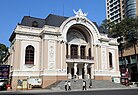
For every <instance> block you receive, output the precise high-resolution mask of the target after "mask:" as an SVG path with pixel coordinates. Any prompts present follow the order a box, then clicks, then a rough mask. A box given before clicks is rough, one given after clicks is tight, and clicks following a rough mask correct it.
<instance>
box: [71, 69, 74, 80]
mask: <svg viewBox="0 0 138 95" xmlns="http://www.w3.org/2000/svg"><path fill="white" fill-rule="evenodd" d="M71 77H72V78H73V77H74V68H71Z"/></svg>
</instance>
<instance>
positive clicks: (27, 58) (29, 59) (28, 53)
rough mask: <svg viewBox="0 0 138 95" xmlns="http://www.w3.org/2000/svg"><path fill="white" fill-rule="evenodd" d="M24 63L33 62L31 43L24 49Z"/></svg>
mask: <svg viewBox="0 0 138 95" xmlns="http://www.w3.org/2000/svg"><path fill="white" fill-rule="evenodd" d="M25 64H34V47H33V46H31V45H29V46H27V47H26V50H25Z"/></svg>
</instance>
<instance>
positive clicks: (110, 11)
mask: <svg viewBox="0 0 138 95" xmlns="http://www.w3.org/2000/svg"><path fill="white" fill-rule="evenodd" d="M123 6H124V0H106V19H110V21H111V22H115V23H118V22H120V21H121V19H122V18H123V16H121V15H122V14H123V11H122V10H123V9H124V7H123Z"/></svg>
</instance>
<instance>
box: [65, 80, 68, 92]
mask: <svg viewBox="0 0 138 95" xmlns="http://www.w3.org/2000/svg"><path fill="white" fill-rule="evenodd" d="M67 85H68V83H67V81H65V90H66V91H67Z"/></svg>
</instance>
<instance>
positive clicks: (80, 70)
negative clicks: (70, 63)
mask: <svg viewBox="0 0 138 95" xmlns="http://www.w3.org/2000/svg"><path fill="white" fill-rule="evenodd" d="M79 79H82V68H79Z"/></svg>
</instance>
